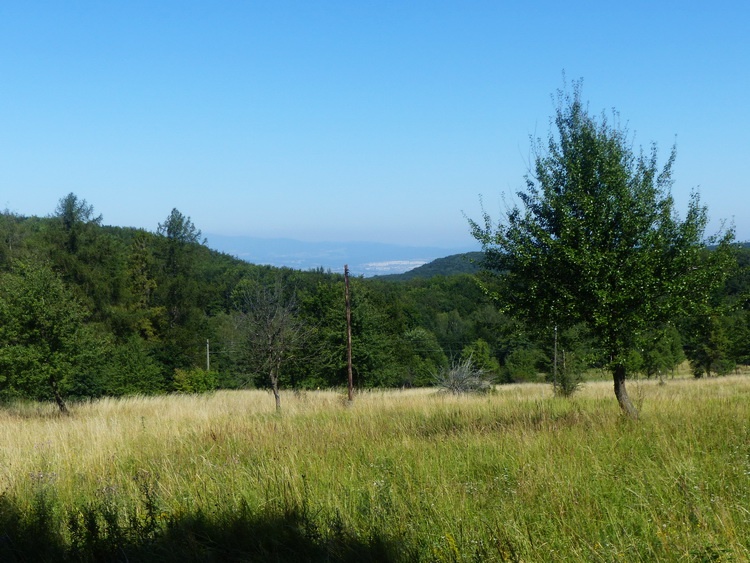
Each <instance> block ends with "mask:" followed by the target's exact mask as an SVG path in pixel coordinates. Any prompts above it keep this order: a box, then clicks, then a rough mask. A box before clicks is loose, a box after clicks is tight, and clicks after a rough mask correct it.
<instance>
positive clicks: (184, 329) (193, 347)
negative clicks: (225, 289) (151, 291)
mask: <svg viewBox="0 0 750 563" xmlns="http://www.w3.org/2000/svg"><path fill="white" fill-rule="evenodd" d="M157 233H158V235H160V236H159V237H158V240H157V255H158V257H159V258H160V260H161V266H162V270H161V272H160V274H161V276H160V278H157V279H156V280H155V282H156V286H155V292H156V298H155V299H153V300H152V301H153V302H152V305H153V307H156V308H157V309H154V311H158V308H159V307H162V308H163V311H164V313H165V324H166V325H167V326H166V327H164V328H163V329H162V330H161V338H160V342H161V360H162V362H163V363H164V364H165V365H166V366H168V367H170V368H189V367H193V366H194V365H199V364H198V363H197V361H198V358H199V356H200V350H201V349H202V348H203V342H205V335H201V333H204V332H205V326H204V324H205V314H204V312H203V311H202V310H201V308H200V307H199V303H198V296H199V289H200V288H199V285H200V281H201V280H199V279H198V276H197V275H196V262H197V260H196V258H197V256H198V251H199V249H200V248H201V247H200V245H201V244H202V243H203V242H204V240H203V239H201V232H200V230H198V229H197V228H196V227H195V225H194V224H193V222H192V221H191V220H190V217H185V216H184V215H183V214H182V213H180V212H179V211H178V210H177V209H172V212H171V213H170V214H169V216H168V217H167V219H166V220H165V221H164V223H159V228H158V229H157Z"/></svg>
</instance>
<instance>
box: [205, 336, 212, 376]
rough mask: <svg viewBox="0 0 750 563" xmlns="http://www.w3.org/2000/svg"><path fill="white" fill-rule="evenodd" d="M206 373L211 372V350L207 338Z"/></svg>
mask: <svg viewBox="0 0 750 563" xmlns="http://www.w3.org/2000/svg"><path fill="white" fill-rule="evenodd" d="M206 371H211V348H210V346H209V344H208V338H206Z"/></svg>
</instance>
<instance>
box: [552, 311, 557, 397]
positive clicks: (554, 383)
mask: <svg viewBox="0 0 750 563" xmlns="http://www.w3.org/2000/svg"><path fill="white" fill-rule="evenodd" d="M552 365H553V367H552V388H553V389H554V390H555V391H557V325H555V352H554V360H553V364H552Z"/></svg>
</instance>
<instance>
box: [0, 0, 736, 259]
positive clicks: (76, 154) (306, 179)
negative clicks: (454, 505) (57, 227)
mask: <svg viewBox="0 0 750 563" xmlns="http://www.w3.org/2000/svg"><path fill="white" fill-rule="evenodd" d="M749 22H750V4H748V3H747V2H745V1H734V2H690V1H679V2H678V1H658V2H654V1H653V0H651V1H648V2H645V1H640V0H635V1H631V2H617V3H610V2H601V1H597V2H576V1H571V2H558V1H545V2H534V1H526V2H521V1H513V2H510V1H508V2H504V1H501V0H497V1H492V2H490V1H466V0H464V1H450V2H448V1H441V0H430V1H416V0H415V1H408V2H393V1H388V2H387V1H377V0H375V1H365V0H362V1H359V0H347V1H336V2H334V1H309V0H308V1H295V2H289V1H283V0H268V1H262V2H261V1H252V0H248V1H236V2H221V1H211V2H209V1H203V2H194V1H188V0H179V1H156V2H151V1H145V0H144V1H140V2H129V1H125V0H123V1H118V2H101V1H96V2H94V1H74V0H71V1H66V2H60V1H57V0H55V1H48V2H38V1H35V0H25V1H16V0H7V1H3V2H2V3H0V189H1V190H2V191H1V192H0V207H7V208H8V209H10V210H12V211H15V212H18V213H21V214H23V215H47V214H49V213H51V212H52V211H53V210H54V208H55V205H56V203H57V201H58V200H59V199H60V198H61V197H63V196H64V195H65V194H67V193H68V192H71V191H72V192H74V193H76V194H77V195H78V196H79V197H81V198H84V199H86V200H87V201H88V202H89V203H91V204H93V206H94V208H95V210H96V211H97V212H98V213H101V214H102V215H103V216H104V222H105V224H113V225H122V226H136V227H144V228H147V229H150V230H155V229H156V226H157V224H158V223H159V222H160V221H163V220H164V219H165V218H166V216H167V215H168V214H169V212H170V210H171V209H172V208H173V207H177V208H178V209H179V210H180V211H181V212H183V213H184V214H185V215H189V216H190V217H192V219H193V222H194V223H195V224H196V226H197V227H198V228H200V229H202V230H203V232H204V233H217V234H227V235H240V234H242V235H251V236H261V237H289V238H296V239H300V240H309V241H323V240H330V241H353V240H362V241H379V242H391V243H393V242H396V243H406V244H417V245H441V246H446V247H458V246H465V245H467V244H471V243H472V239H471V238H470V236H469V234H468V229H467V225H466V220H465V219H464V217H463V215H462V212H465V213H466V214H467V215H469V216H472V217H478V216H479V214H480V206H479V194H482V195H483V196H484V201H485V205H486V207H487V210H488V211H489V212H491V213H493V212H494V213H495V215H497V211H498V210H499V209H500V201H501V199H500V195H501V194H502V193H504V192H508V193H510V192H514V191H516V190H517V189H518V188H520V187H522V186H523V175H524V174H525V172H526V167H527V165H528V163H529V158H530V155H529V152H530V151H529V146H530V145H529V136H530V135H536V136H546V134H547V132H548V130H549V116H550V115H551V114H552V112H553V109H554V106H553V103H552V100H551V94H552V93H553V92H554V91H555V90H556V89H557V88H559V87H561V86H562V70H563V69H565V71H566V74H567V76H568V78H569V79H577V78H579V77H583V79H584V87H583V95H584V98H586V99H587V100H588V101H589V103H590V108H591V109H592V110H594V111H595V112H597V113H598V112H599V111H600V110H605V109H608V108H612V107H615V108H617V109H618V110H619V112H620V114H621V116H622V118H623V120H624V121H627V122H628V123H629V127H630V129H631V130H632V131H634V132H635V134H636V137H635V139H636V143H637V144H642V145H644V146H646V145H648V144H649V143H650V142H651V141H655V142H657V143H658V145H659V147H660V150H661V154H662V155H663V156H664V157H666V155H667V153H668V151H669V148H670V146H671V145H672V143H673V142H675V140H676V143H677V151H678V153H677V162H676V167H675V172H676V173H675V181H676V184H675V187H674V192H673V193H674V195H675V197H676V200H677V203H678V209H679V210H681V211H684V209H685V206H686V202H687V199H688V194H689V193H690V190H691V189H693V188H699V190H700V193H701V197H702V200H703V202H704V203H706V204H707V205H708V208H709V214H710V216H711V217H712V219H714V220H715V221H714V222H713V225H714V226H715V225H717V224H718V219H721V218H726V219H729V220H732V219H733V220H734V223H735V225H736V228H737V234H738V238H740V239H742V240H745V239H750V170H749V168H750V23H749Z"/></svg>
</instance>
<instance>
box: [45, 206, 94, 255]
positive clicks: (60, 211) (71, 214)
mask: <svg viewBox="0 0 750 563" xmlns="http://www.w3.org/2000/svg"><path fill="white" fill-rule="evenodd" d="M54 217H55V218H56V219H57V220H58V221H59V223H60V226H61V227H62V231H63V233H64V244H65V248H66V249H67V251H68V252H69V253H70V254H75V253H76V252H78V246H79V244H80V242H81V240H80V239H81V236H82V235H83V234H84V232H85V231H86V230H87V229H88V228H89V227H90V226H92V225H101V222H102V216H101V215H94V206H93V205H89V204H88V203H87V202H86V200H85V199H78V196H76V195H75V194H74V193H72V192H71V193H69V194H68V195H66V196H65V197H64V198H62V199H61V200H60V201H59V202H58V204H57V207H56V208H55V214H54Z"/></svg>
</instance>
